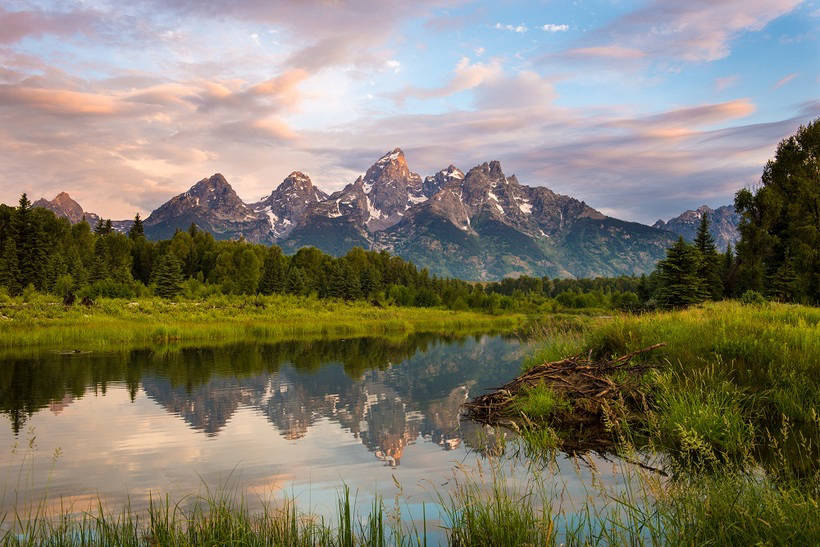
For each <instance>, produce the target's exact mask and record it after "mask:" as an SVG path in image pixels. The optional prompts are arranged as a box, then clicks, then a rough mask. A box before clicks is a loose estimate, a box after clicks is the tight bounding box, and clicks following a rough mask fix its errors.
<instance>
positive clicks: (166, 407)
mask: <svg viewBox="0 0 820 547" xmlns="http://www.w3.org/2000/svg"><path fill="white" fill-rule="evenodd" d="M530 350H531V348H530V347H529V346H528V345H527V344H526V343H523V342H521V341H519V340H517V339H515V338H507V337H500V336H480V337H470V338H447V339H444V338H440V337H435V336H430V335H414V336H411V337H409V338H403V339H379V338H356V339H343V340H322V341H291V342H279V343H272V344H263V343H243V344H233V345H228V346H220V347H208V348H188V349H159V348H156V349H150V348H149V349H139V350H131V351H127V352H117V353H87V354H69V355H64V354H59V353H57V352H43V353H41V354H38V355H36V356H30V357H26V358H3V359H0V411H2V415H3V418H0V514H2V513H3V512H6V511H8V510H10V509H11V508H13V507H14V506H15V505H16V506H18V507H19V506H21V505H25V504H30V503H33V502H37V503H41V502H42V500H43V499H47V500H48V501H47V502H46V506H47V507H48V508H52V509H53V508H58V507H59V506H60V504H62V505H63V506H64V507H65V506H67V505H68V506H72V507H74V508H77V509H78V510H85V509H87V508H88V506H89V504H90V503H96V501H97V500H98V499H102V500H103V502H104V503H106V504H111V505H112V506H118V505H121V504H122V503H123V502H125V501H129V502H130V504H131V506H132V507H133V508H139V507H143V506H144V505H145V504H146V503H147V500H148V496H149V494H152V493H153V495H154V496H156V494H157V493H161V494H163V495H164V494H166V493H167V494H169V495H170V498H171V499H172V500H176V499H179V498H180V497H182V496H185V495H189V494H196V493H203V492H204V491H205V488H206V486H207V487H209V488H216V489H218V488H220V487H225V486H227V487H229V488H235V489H238V490H239V491H241V492H242V493H244V494H245V495H246V497H247V499H248V500H249V501H250V502H251V503H254V502H261V501H263V500H270V499H276V497H277V496H282V495H288V496H295V497H296V500H297V502H298V503H299V504H300V505H302V506H303V507H305V508H307V509H309V510H311V511H313V512H317V513H321V514H328V515H330V514H332V513H333V511H334V508H335V503H336V499H337V495H338V492H339V489H340V487H341V485H342V484H343V483H344V484H347V485H349V486H350V488H351V490H352V491H353V492H358V497H357V502H358V503H359V504H360V505H362V506H367V505H368V504H369V503H370V502H371V501H372V496H373V495H376V494H378V495H381V496H383V497H384V498H385V499H387V500H390V499H392V498H393V497H395V496H396V495H397V494H398V493H399V492H401V498H402V507H403V508H402V511H404V512H405V513H410V514H411V516H418V515H417V514H418V513H419V512H420V510H421V504H422V503H424V504H425V507H426V511H429V510H430V509H429V507H430V506H431V505H432V506H435V503H434V502H435V500H436V493H437V492H441V491H442V489H446V486H447V484H448V483H449V482H450V481H451V479H452V477H453V474H454V469H456V468H467V469H475V468H477V467H480V466H482V465H484V464H485V463H486V462H485V456H484V455H483V454H485V453H486V450H485V448H486V446H487V443H488V440H487V439H488V435H487V432H486V431H485V430H484V429H482V428H481V427H479V426H477V425H475V424H473V423H471V422H465V421H460V420H459V405H460V404H461V403H463V402H464V401H465V400H466V399H467V398H469V397H472V396H474V395H476V394H478V393H481V392H482V391H483V390H484V389H488V388H492V387H496V386H499V385H501V384H503V383H504V382H506V381H508V380H509V379H511V378H512V377H514V376H515V375H516V374H517V373H518V371H519V370H520V365H521V361H522V359H523V358H524V357H525V356H526V354H527V353H528V352H529V351H530ZM600 463H603V462H600ZM511 466H512V468H513V473H512V474H513V476H515V475H516V473H519V474H523V473H525V471H521V470H520V469H519V471H516V469H518V468H519V467H521V466H518V465H517V464H516V463H515V462H513V463H512V464H511ZM560 467H561V468H560V469H558V470H557V471H555V473H556V474H557V475H558V476H557V477H556V480H561V481H563V483H564V485H565V486H564V488H565V489H566V491H567V492H568V495H570V496H571V495H573V491H575V493H576V494H577V495H578V496H579V498H582V497H583V496H584V492H585V486H584V477H583V472H581V473H580V474H579V471H578V469H577V466H576V465H575V463H574V462H570V461H567V463H566V464H562V465H561V466H560ZM604 467H605V466H604ZM603 473H604V475H607V473H610V472H608V471H606V470H604V471H603ZM615 474H616V470H614V469H613V470H612V471H611V476H612V477H614V476H615ZM522 480H523V479H522ZM396 483H398V484H399V485H400V486H401V490H399V488H397V485H396ZM429 514H430V513H428V515H429Z"/></svg>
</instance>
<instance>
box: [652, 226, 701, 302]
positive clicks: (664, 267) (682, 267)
mask: <svg viewBox="0 0 820 547" xmlns="http://www.w3.org/2000/svg"><path fill="white" fill-rule="evenodd" d="M699 265H700V259H699V256H698V252H697V250H696V249H695V248H693V247H692V246H691V245H689V244H688V243H686V242H685V241H684V240H683V237H679V238H678V242H677V243H675V244H674V245H673V246H672V247H670V248H669V249H668V250H667V251H666V258H665V259H663V260H661V261H660V262H659V263H658V274H657V279H658V290H657V299H658V303H659V304H660V305H661V307H664V308H680V307H685V306H688V305H690V304H695V303H697V302H701V301H703V299H704V297H703V289H702V283H701V279H700V277H699V276H698V267H699Z"/></svg>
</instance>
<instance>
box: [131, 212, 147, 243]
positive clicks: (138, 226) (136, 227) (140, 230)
mask: <svg viewBox="0 0 820 547" xmlns="http://www.w3.org/2000/svg"><path fill="white" fill-rule="evenodd" d="M128 237H130V238H131V239H133V240H136V239H139V238H141V237H145V228H144V227H143V225H142V219H141V218H140V214H139V213H137V214H136V215H134V224H132V225H131V228H130V229H129V230H128Z"/></svg>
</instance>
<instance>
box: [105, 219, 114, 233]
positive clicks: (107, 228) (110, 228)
mask: <svg viewBox="0 0 820 547" xmlns="http://www.w3.org/2000/svg"><path fill="white" fill-rule="evenodd" d="M113 231H114V225H113V224H111V219H110V218H109V219H108V220H106V221H105V233H106V234H110V233H111V232H113Z"/></svg>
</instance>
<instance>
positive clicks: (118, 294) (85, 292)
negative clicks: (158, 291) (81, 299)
mask: <svg viewBox="0 0 820 547" xmlns="http://www.w3.org/2000/svg"><path fill="white" fill-rule="evenodd" d="M136 295H137V293H136V288H135V287H134V285H133V284H131V283H119V282H117V281H114V280H113V279H103V280H101V281H95V282H94V283H92V284H91V285H88V286H87V287H84V288H83V289H82V290H81V291H79V294H78V296H88V297H89V298H92V299H96V298H100V297H104V298H134V297H135V296H136Z"/></svg>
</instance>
